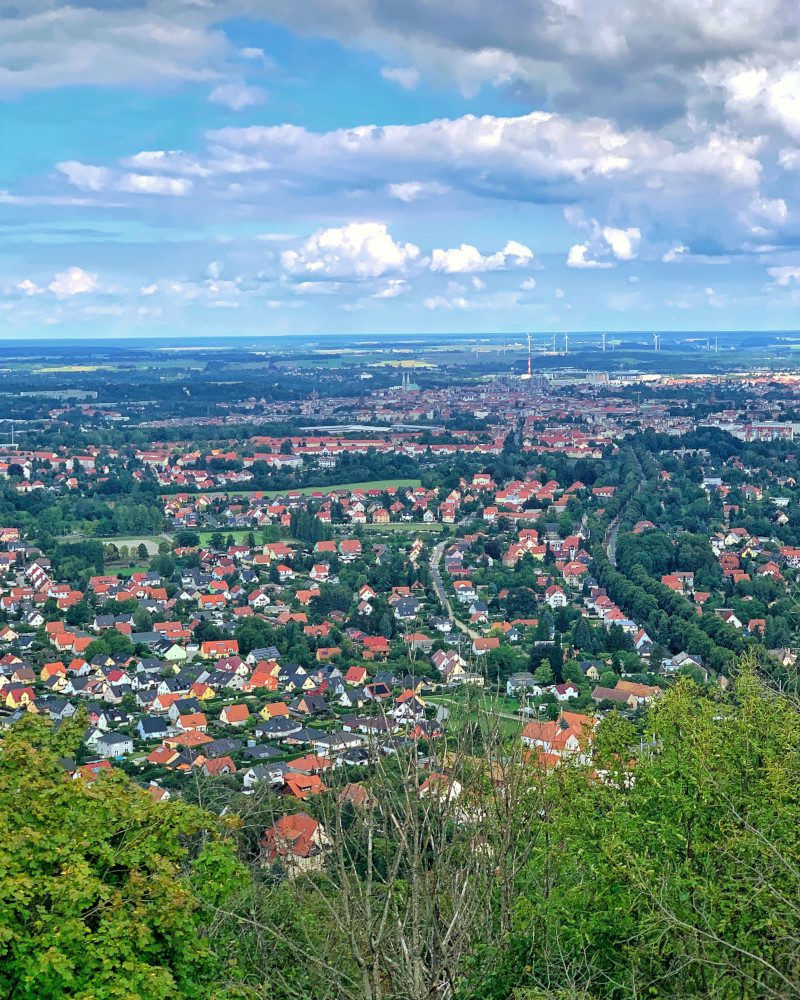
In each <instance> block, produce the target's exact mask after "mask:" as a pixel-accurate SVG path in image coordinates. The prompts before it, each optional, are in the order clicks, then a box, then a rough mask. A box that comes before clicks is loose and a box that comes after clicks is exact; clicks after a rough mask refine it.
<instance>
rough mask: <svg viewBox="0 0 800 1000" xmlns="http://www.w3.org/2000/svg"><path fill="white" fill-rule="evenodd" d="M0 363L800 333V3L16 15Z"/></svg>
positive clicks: (155, 8)
mask: <svg viewBox="0 0 800 1000" xmlns="http://www.w3.org/2000/svg"><path fill="white" fill-rule="evenodd" d="M0 150H2V155H0V337H3V338H5V339H11V338H27V337H46V338H48V339H52V338H59V337H64V338H68V337H98V338H110V337H127V336H137V337H141V336H165V337H174V336H202V335H212V334H213V335H216V336H219V335H226V334H230V335H235V334H246V335H254V334H255V335H269V334H271V333H272V334H291V333H298V334H314V335H317V334H319V335H322V334H325V333H343V332H344V333H347V332H353V333H358V334H361V333H370V334H373V333H379V334H387V335H391V334H392V333H403V332H426V331H430V332H433V333H439V332H442V333H443V332H451V331H453V332H455V331H464V332H480V333H483V332H495V331H497V332H524V331H531V332H539V331H542V332H547V331H557V330H558V331H580V330H608V331H619V330H629V329H634V330H654V331H657V330H711V331H713V330H726V329H746V330H760V329H764V330H768V329H795V328H797V327H798V326H799V325H800V324H798V320H797V316H798V306H800V202H798V191H799V190H800V4H798V3H797V2H796V0H502V2H500V3H498V2H497V0H492V2H490V0H460V2H459V3H458V4H453V3H452V0H304V2H303V3H297V2H293V3H289V2H288V0H72V2H68V0H0Z"/></svg>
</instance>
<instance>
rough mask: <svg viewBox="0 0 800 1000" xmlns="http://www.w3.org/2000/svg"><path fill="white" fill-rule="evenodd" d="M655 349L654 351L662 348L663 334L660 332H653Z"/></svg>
mask: <svg viewBox="0 0 800 1000" xmlns="http://www.w3.org/2000/svg"><path fill="white" fill-rule="evenodd" d="M653 350H654V351H660V350H661V335H660V334H658V333H654V334H653Z"/></svg>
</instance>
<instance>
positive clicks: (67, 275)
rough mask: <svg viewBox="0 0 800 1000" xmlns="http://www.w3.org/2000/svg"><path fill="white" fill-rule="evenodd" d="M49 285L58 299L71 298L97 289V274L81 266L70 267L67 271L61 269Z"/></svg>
mask: <svg viewBox="0 0 800 1000" xmlns="http://www.w3.org/2000/svg"><path fill="white" fill-rule="evenodd" d="M47 287H48V288H49V289H50V291H51V292H52V293H53V295H55V297H56V298H57V299H70V298H72V297H73V296H75V295H85V294H86V293H87V292H94V291H96V290H97V287H98V281H97V275H96V274H90V273H89V272H88V271H84V270H83V268H80V267H68V268H67V269H66V271H59V272H58V274H56V275H55V277H54V278H53V280H52V281H51V282H50V284H49V285H48V286H47Z"/></svg>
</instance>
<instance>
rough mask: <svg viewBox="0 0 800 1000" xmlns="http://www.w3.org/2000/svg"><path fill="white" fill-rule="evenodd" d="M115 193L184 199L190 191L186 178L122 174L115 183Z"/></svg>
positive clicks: (189, 183)
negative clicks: (124, 192)
mask: <svg viewBox="0 0 800 1000" xmlns="http://www.w3.org/2000/svg"><path fill="white" fill-rule="evenodd" d="M115 188H116V190H117V191H126V192H128V193H129V194H155V195H172V196H175V197H179V198H185V197H186V196H187V195H188V194H190V193H191V191H192V182H191V181H190V180H189V179H188V178H186V177H159V176H157V175H156V174H123V176H122V177H120V178H119V179H118V180H117V181H116V183H115Z"/></svg>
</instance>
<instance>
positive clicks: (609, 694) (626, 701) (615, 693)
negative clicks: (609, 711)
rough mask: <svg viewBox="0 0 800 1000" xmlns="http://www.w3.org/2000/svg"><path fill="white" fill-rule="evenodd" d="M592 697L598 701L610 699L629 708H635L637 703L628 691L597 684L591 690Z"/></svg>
mask: <svg viewBox="0 0 800 1000" xmlns="http://www.w3.org/2000/svg"><path fill="white" fill-rule="evenodd" d="M592 698H593V699H594V700H595V701H596V702H598V703H600V702H601V701H612V702H614V703H616V704H618V705H625V706H626V707H627V708H631V709H633V708H636V707H637V705H638V702H637V701H636V698H635V697H634V695H633V694H631V693H630V692H628V693H626V692H625V691H620V690H618V689H617V688H609V687H602V686H600V685H599V684H598V685H597V687H595V689H594V690H593V691H592Z"/></svg>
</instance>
